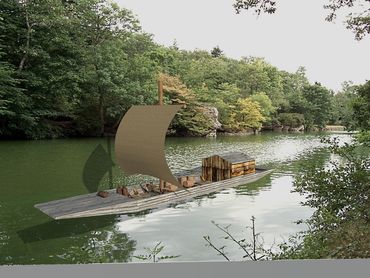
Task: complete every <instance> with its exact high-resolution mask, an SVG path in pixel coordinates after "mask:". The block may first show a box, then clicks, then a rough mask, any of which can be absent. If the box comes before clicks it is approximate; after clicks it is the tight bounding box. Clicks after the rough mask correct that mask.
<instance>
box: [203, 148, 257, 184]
mask: <svg viewBox="0 0 370 278" xmlns="http://www.w3.org/2000/svg"><path fill="white" fill-rule="evenodd" d="M255 172H256V161H255V160H254V159H253V158H250V157H249V156H247V155H246V154H244V153H240V152H232V153H227V154H223V155H213V156H210V157H207V158H203V159H202V179H203V180H205V181H213V182H214V181H222V180H226V179H230V178H233V177H238V176H242V175H247V174H252V173H255Z"/></svg>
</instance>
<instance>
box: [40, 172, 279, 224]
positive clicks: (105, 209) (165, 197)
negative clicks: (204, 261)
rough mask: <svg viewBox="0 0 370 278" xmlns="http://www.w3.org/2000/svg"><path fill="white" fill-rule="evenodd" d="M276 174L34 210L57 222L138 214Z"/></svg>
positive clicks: (87, 198)
mask: <svg viewBox="0 0 370 278" xmlns="http://www.w3.org/2000/svg"><path fill="white" fill-rule="evenodd" d="M199 170H200V169H199V168H197V169H193V170H189V171H186V172H183V173H182V174H184V173H186V174H197V172H198V171H199ZM272 171H273V170H264V169H257V171H256V173H254V174H249V175H245V176H239V177H235V178H231V179H227V180H223V181H218V182H213V183H204V184H201V185H197V186H195V187H192V188H188V189H181V190H178V191H176V192H172V193H166V194H158V195H156V194H154V193H151V194H147V195H146V196H145V197H140V198H128V197H125V196H122V195H119V194H116V193H115V189H113V190H109V191H108V192H109V196H108V197H107V198H101V197H99V196H96V193H90V194H85V195H79V196H75V197H70V198H66V199H61V200H56V201H51V202H47V203H42V204H37V205H35V207H36V208H37V209H39V210H41V211H42V212H43V213H45V214H47V215H49V216H50V217H52V218H54V219H68V218H80V217H90V216H100V215H110V214H126V213H135V212H140V211H143V210H147V209H155V208H158V207H161V206H164V205H168V204H172V203H178V202H183V201H187V200H191V199H192V198H194V197H197V196H201V195H206V194H210V193H213V192H218V191H221V190H223V189H225V188H229V187H235V186H238V185H243V184H247V183H251V182H254V181H256V180H258V179H260V178H262V177H264V176H266V175H268V174H270V173H271V172H272Z"/></svg>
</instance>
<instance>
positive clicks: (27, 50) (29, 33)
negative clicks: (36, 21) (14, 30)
mask: <svg viewBox="0 0 370 278" xmlns="http://www.w3.org/2000/svg"><path fill="white" fill-rule="evenodd" d="M26 25H27V34H26V49H25V51H24V54H23V57H22V59H21V61H20V63H19V66H18V70H19V71H22V70H23V69H24V65H25V63H26V61H27V58H28V53H29V49H30V40H31V31H32V26H31V24H30V21H29V17H28V12H27V8H26Z"/></svg>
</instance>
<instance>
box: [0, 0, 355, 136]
mask: <svg viewBox="0 0 370 278" xmlns="http://www.w3.org/2000/svg"><path fill="white" fill-rule="evenodd" d="M0 29H1V36H0V57H1V63H0V138H28V139H42V138H57V137H72V136H103V135H105V134H112V133H114V132H115V129H116V128H117V126H118V124H119V122H120V119H121V118H122V116H123V115H124V113H125V112H126V111H127V110H128V109H129V108H130V106H132V105H138V104H156V103H157V87H156V86H157V80H158V79H159V78H161V79H162V80H163V82H164V90H165V103H167V104H171V103H183V104H186V108H184V109H183V110H182V111H181V112H180V113H179V114H178V115H177V117H176V118H175V120H174V121H173V123H172V127H171V130H172V133H173V134H175V135H185V136H205V135H207V134H209V133H210V132H211V131H212V130H214V129H215V128H216V129H217V130H218V131H222V132H241V131H245V130H253V131H258V130H260V129H261V128H262V127H263V128H265V129H273V128H276V127H278V128H279V127H282V126H284V127H285V128H287V129H290V128H292V129H294V128H296V129H297V128H298V129H303V128H304V129H306V130H312V129H322V128H324V127H325V125H326V124H328V123H329V124H342V125H346V126H351V121H352V120H353V109H352V106H353V105H352V104H353V102H354V101H355V100H356V99H357V98H358V93H357V91H358V90H359V88H361V86H354V85H353V84H351V83H350V82H346V83H344V85H343V90H342V91H341V92H339V93H337V94H334V92H333V91H331V90H329V89H327V88H325V87H324V86H322V85H321V84H320V83H317V82H316V83H314V84H311V83H310V82H309V81H308V79H307V77H306V75H305V68H304V67H300V68H298V69H297V71H296V72H293V73H290V72H286V71H283V70H279V69H278V68H276V67H274V66H273V65H271V64H269V63H268V62H266V61H265V60H264V59H263V58H258V57H244V58H242V59H240V60H235V59H231V58H228V57H226V56H225V55H224V54H223V51H222V50H221V49H220V48H219V47H218V46H216V47H215V48H214V49H212V50H209V51H205V50H194V51H186V50H181V49H179V47H178V46H177V45H176V42H174V44H173V45H172V46H171V47H164V46H161V45H158V44H157V43H155V42H154V41H153V38H152V35H150V34H147V33H146V32H145V31H143V30H142V29H141V27H140V23H139V22H138V20H137V19H136V18H135V17H134V16H133V14H132V13H131V11H129V10H127V9H124V8H121V7H119V6H118V5H117V4H115V3H114V2H110V1H107V0H81V1H73V0H34V1H26V0H3V1H1V3H0ZM246 52H247V50H246ZM212 107H215V108H217V110H218V120H219V122H220V123H221V125H219V126H217V127H215V126H214V123H213V122H214V119H212V115H210V113H209V109H210V108H212ZM211 114H212V113H211Z"/></svg>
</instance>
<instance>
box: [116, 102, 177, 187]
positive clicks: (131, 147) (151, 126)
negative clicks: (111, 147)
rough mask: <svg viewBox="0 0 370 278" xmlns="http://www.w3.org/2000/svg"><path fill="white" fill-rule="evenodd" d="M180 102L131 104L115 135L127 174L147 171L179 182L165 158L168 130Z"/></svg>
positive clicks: (164, 178) (174, 182) (120, 157)
mask: <svg viewBox="0 0 370 278" xmlns="http://www.w3.org/2000/svg"><path fill="white" fill-rule="evenodd" d="M181 107H182V106H181V105H161V106H159V105H145V106H144V105H143V106H132V107H131V108H130V109H129V110H128V111H127V112H126V114H125V116H124V117H123V119H122V121H121V123H120V125H119V127H118V130H117V134H116V139H115V154H116V160H117V162H118V164H119V166H120V167H121V169H122V170H123V171H124V172H126V173H127V174H144V175H150V176H153V177H157V178H159V179H161V180H164V181H166V182H169V183H172V184H175V185H179V183H178V181H177V179H176V178H175V177H174V176H173V175H172V173H171V170H170V169H169V167H168V165H167V161H166V156H165V151H164V143H165V139H166V132H167V129H168V126H169V125H170V123H171V121H172V119H173V117H174V116H175V114H176V113H177V111H179V110H180V109H181Z"/></svg>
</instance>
